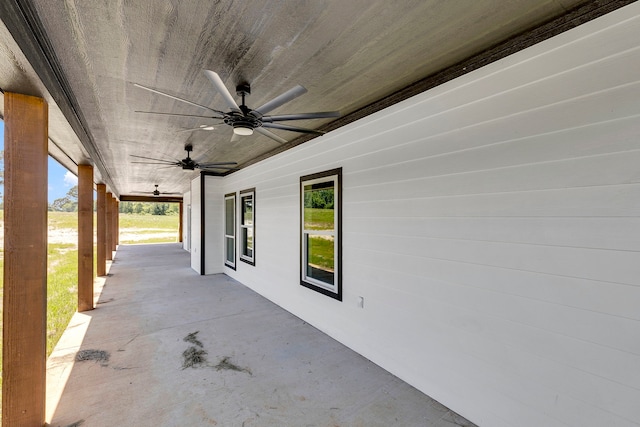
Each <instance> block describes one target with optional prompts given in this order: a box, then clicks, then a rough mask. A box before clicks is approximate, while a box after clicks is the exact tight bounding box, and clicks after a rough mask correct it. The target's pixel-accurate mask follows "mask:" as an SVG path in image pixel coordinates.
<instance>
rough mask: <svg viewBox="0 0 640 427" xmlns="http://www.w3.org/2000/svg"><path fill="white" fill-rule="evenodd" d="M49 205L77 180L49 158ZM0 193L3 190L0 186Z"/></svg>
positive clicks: (0, 125) (0, 146)
mask: <svg viewBox="0 0 640 427" xmlns="http://www.w3.org/2000/svg"><path fill="white" fill-rule="evenodd" d="M0 150H4V122H3V121H2V120H0ZM48 168H49V197H48V199H49V203H51V202H53V201H54V200H55V199H59V198H61V197H64V196H65V195H66V194H67V192H68V191H69V189H71V187H73V186H74V185H77V184H78V178H77V177H76V176H75V175H74V174H72V173H71V172H69V171H68V170H67V169H66V168H65V167H63V166H61V165H60V163H58V162H56V161H55V160H54V159H53V158H51V157H49V167H48ZM0 193H2V194H4V188H3V187H2V186H0Z"/></svg>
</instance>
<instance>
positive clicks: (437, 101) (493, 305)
mask: <svg viewBox="0 0 640 427" xmlns="http://www.w3.org/2000/svg"><path fill="white" fill-rule="evenodd" d="M638 40H640V5H639V4H638V3H635V4H632V5H630V6H627V7H625V8H622V9H620V10H618V11H617V12H614V13H611V14H609V15H606V16H604V17H602V18H600V19H598V20H596V21H593V22H590V23H588V24H585V25H583V26H581V27H579V28H577V29H574V30H572V31H569V32H567V33H563V34H562V35H560V36H558V37H555V38H553V39H551V40H548V41H546V42H544V43H540V44H538V45H535V46H533V47H531V48H529V49H527V50H524V51H522V52H519V53H517V54H515V55H512V56H510V57H508V58H505V59H503V60H501V61H498V62H496V63H494V64H491V65H489V66H487V67H484V68H482V69H480V70H477V71H475V72H473V73H470V74H467V75H465V76H463V77H461V78H459V79H457V80H455V81H451V82H448V83H446V84H444V85H441V86H439V87H437V88H434V89H432V90H430V91H428V92H426V93H424V94H421V95H419V96H416V97H414V98H412V99H409V100H407V101H405V102H402V103H399V104H396V105H394V106H392V107H390V108H388V109H386V110H384V111H381V112H379V113H376V114H374V115H372V116H369V117H367V118H365V119H363V120H360V121H358V122H355V123H352V124H350V125H348V126H345V127H343V128H341V129H338V130H337V131H334V132H331V133H329V134H328V135H325V136H323V137H320V138H317V139H315V140H313V141H310V142H308V143H305V144H303V145H301V146H299V147H296V148H295V149H292V150H288V151H286V152H284V153H282V154H280V155H277V156H275V157H271V158H269V159H267V160H265V161H262V162H260V163H258V164H256V165H253V166H251V167H248V168H246V169H243V170H241V171H239V172H236V173H234V174H232V175H230V176H229V177H227V178H225V179H224V180H223V189H222V191H221V192H220V194H224V193H227V192H233V191H240V190H243V189H246V188H252V187H255V188H256V206H255V213H256V240H255V251H256V252H255V254H256V265H255V266H250V265H247V264H245V263H242V262H240V263H238V266H237V270H236V271H231V270H229V269H225V271H226V272H227V273H228V274H230V275H232V276H233V277H235V278H237V279H238V280H240V281H241V282H243V283H245V284H246V285H247V286H249V287H251V288H253V289H254V290H256V291H257V292H259V293H261V294H263V295H265V296H266V297H268V298H270V299H271V300H273V301H274V302H276V303H277V304H279V305H281V306H282V307H284V308H286V309H287V310H289V311H291V312H292V313H294V314H296V315H298V316H300V317H301V318H303V319H304V320H306V321H308V322H310V323H311V324H313V325H315V326H316V327H318V328H319V329H321V330H323V331H325V332H327V333H328V334H330V335H331V336H333V337H335V338H336V339H338V340H339V341H341V342H343V343H345V344H346V345H348V346H350V347H352V348H354V349H355V350H357V351H359V352H361V353H362V354H363V355H365V356H366V357H368V358H370V359H371V360H373V361H374V362H376V363H378V364H380V365H381V366H383V367H384V368H386V369H388V370H389V371H391V372H393V373H394V374H396V375H398V376H399V377H401V378H402V379H404V380H406V381H408V382H409V383H411V384H413V385H415V386H416V387H418V388H419V389H421V390H422V391H424V392H425V393H427V394H429V395H431V396H432V397H434V398H436V399H437V400H440V401H441V402H442V403H443V404H445V405H447V406H449V407H451V408H452V409H453V410H455V411H458V412H460V413H461V414H462V415H464V416H466V417H468V418H469V419H471V420H472V421H474V422H476V423H478V424H479V425H481V426H515V425H518V426H536V427H537V426H542V425H544V426H580V427H584V426H605V425H606V426H636V427H637V426H640V405H638V404H637V402H640V309H639V307H640V139H639V138H638V135H640V102H638V100H639V99H640V74H639V73H638V70H640V46H639V45H638ZM307 96H312V94H310V95H307ZM336 167H342V168H343V185H344V188H343V189H344V191H343V197H344V205H343V220H344V222H343V233H344V234H343V240H344V241H343V249H344V253H343V262H344V265H343V283H344V285H343V286H344V288H343V294H344V299H343V301H342V302H338V301H335V300H333V299H331V298H327V297H326V296H324V295H321V294H318V293H316V292H313V291H311V290H309V289H307V288H304V287H301V286H300V285H299V268H300V267H299V244H300V243H299V242H300V233H299V226H300V217H299V206H298V203H299V194H298V191H299V178H300V176H302V175H307V174H310V173H314V172H320V171H324V170H328V169H332V168H336ZM194 197H195V193H194ZM220 197H221V196H220ZM218 262H221V261H220V260H219V261H218ZM360 296H362V297H364V308H359V307H358V305H357V299H358V297H360Z"/></svg>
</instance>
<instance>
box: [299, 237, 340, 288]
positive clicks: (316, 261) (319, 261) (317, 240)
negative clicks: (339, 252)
mask: <svg viewBox="0 0 640 427" xmlns="http://www.w3.org/2000/svg"><path fill="white" fill-rule="evenodd" d="M305 240H306V242H305V244H306V247H307V251H306V253H307V260H306V261H307V262H306V264H307V274H306V275H307V277H310V278H313V279H316V280H320V281H321V282H325V283H328V284H330V285H333V283H334V277H333V276H334V274H333V273H334V244H333V243H334V237H333V236H326V235H318V234H305Z"/></svg>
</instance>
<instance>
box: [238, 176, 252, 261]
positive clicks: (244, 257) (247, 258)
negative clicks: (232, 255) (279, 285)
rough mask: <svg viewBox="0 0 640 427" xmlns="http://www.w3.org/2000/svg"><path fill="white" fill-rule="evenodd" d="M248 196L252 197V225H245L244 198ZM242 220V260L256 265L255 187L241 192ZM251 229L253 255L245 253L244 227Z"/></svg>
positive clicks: (240, 211) (240, 223)
mask: <svg viewBox="0 0 640 427" xmlns="http://www.w3.org/2000/svg"><path fill="white" fill-rule="evenodd" d="M246 197H251V204H252V212H251V217H252V220H251V225H250V226H249V225H245V224H243V222H244V201H243V199H244V198H246ZM239 213H240V221H239V222H238V224H239V225H240V261H244V262H246V263H247V264H250V265H254V266H255V265H256V190H255V188H251V189H248V190H242V191H241V192H240V209H239ZM249 228H250V229H251V237H252V247H251V254H252V256H247V255H245V254H244V250H245V247H244V240H243V239H242V229H249Z"/></svg>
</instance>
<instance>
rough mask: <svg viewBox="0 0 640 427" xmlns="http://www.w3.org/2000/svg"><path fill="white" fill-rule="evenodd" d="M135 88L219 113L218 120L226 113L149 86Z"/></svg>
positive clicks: (136, 85)
mask: <svg viewBox="0 0 640 427" xmlns="http://www.w3.org/2000/svg"><path fill="white" fill-rule="evenodd" d="M133 85H134V86H135V87H139V88H140V89H144V90H148V91H149V92H153V93H157V94H158V95H162V96H166V97H167V98H171V99H175V100H176V101H180V102H184V103H185V104H189V105H193V106H195V107H199V108H204V109H205V110H209V111H213V112H214V113H218V114H219V115H220V116H219V117H217V118H222V117H223V116H224V113H223V112H222V111H218V110H214V109H213V108H209V107H206V106H204V105H200V104H196V103H195V102H191V101H189V100H186V99H183V98H179V97H177V96H173V95H169V94H168V93H164V92H161V91H159V90H157V89H153V88H150V87H147V86H143V85H141V84H138V83H134V84H133Z"/></svg>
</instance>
